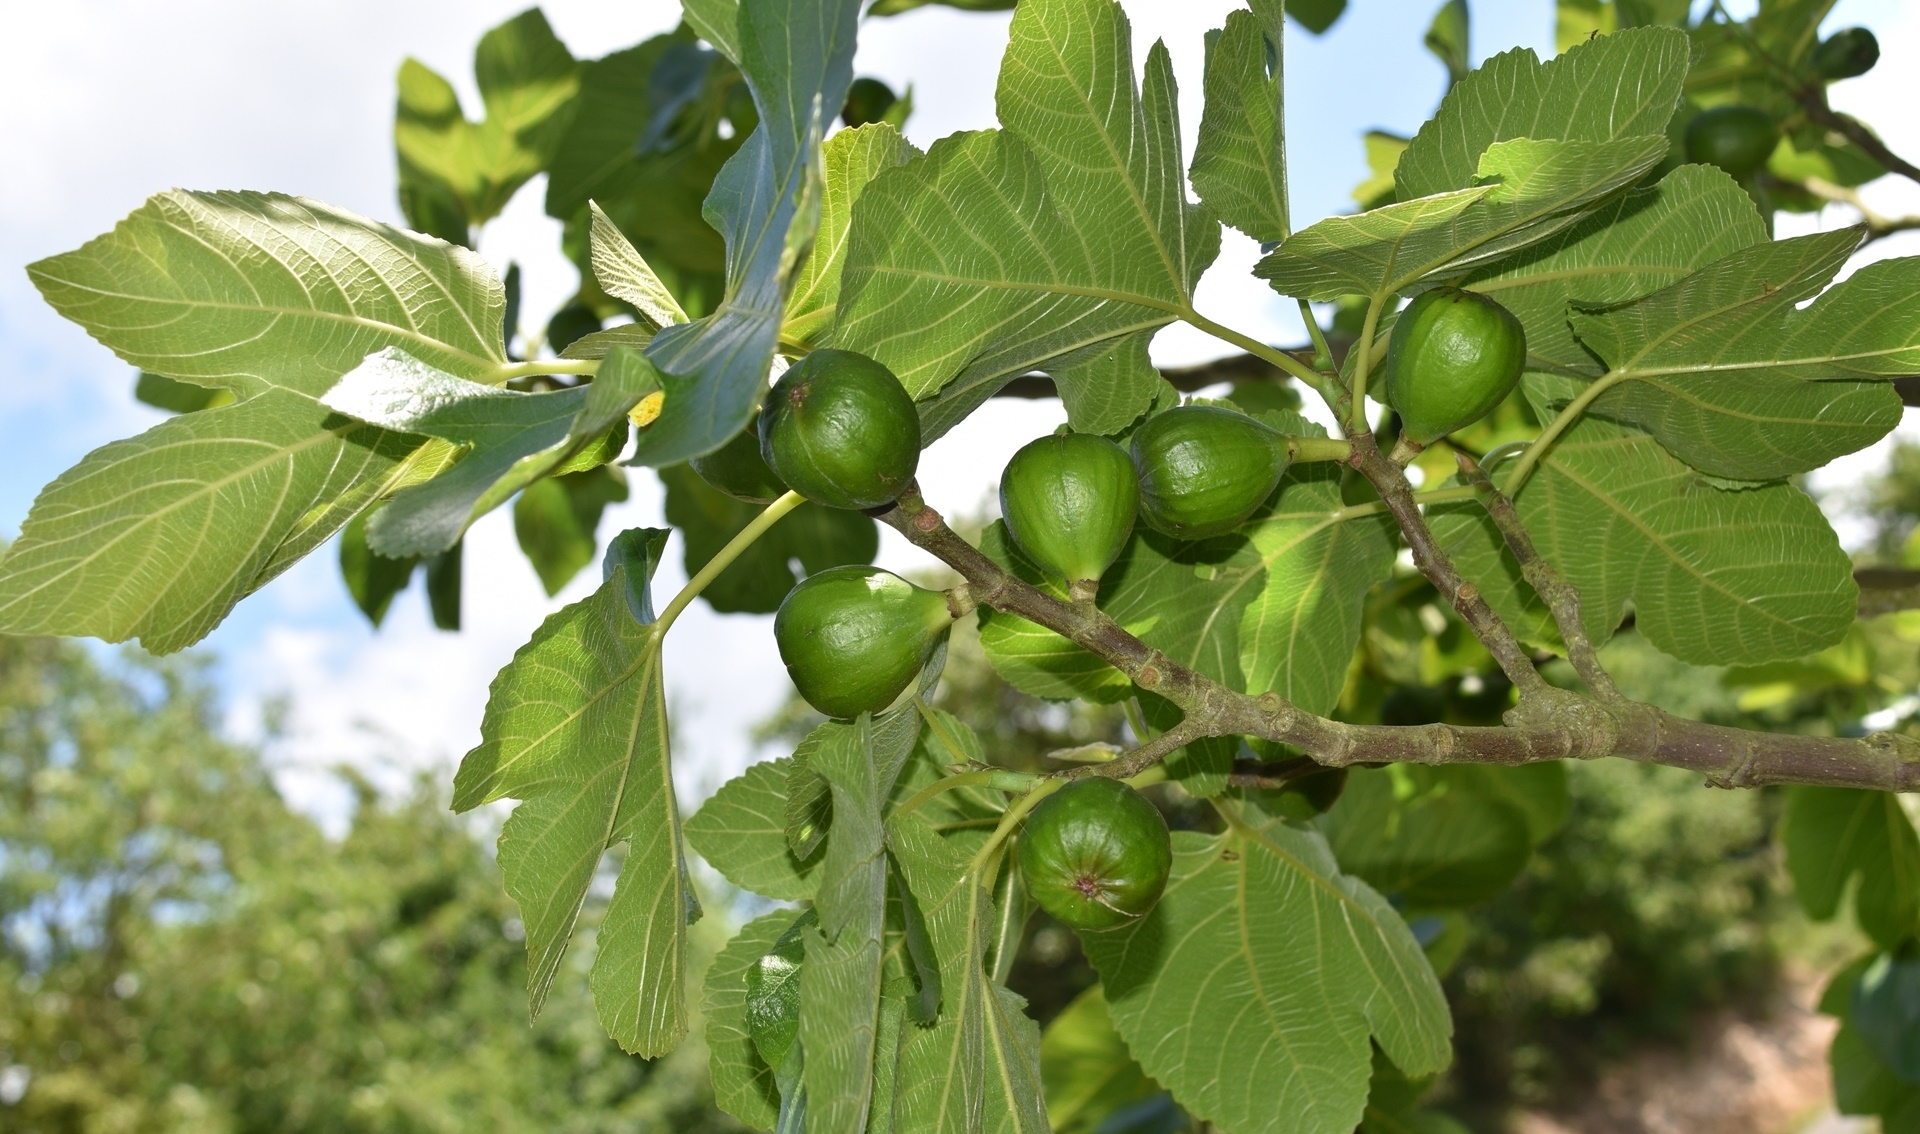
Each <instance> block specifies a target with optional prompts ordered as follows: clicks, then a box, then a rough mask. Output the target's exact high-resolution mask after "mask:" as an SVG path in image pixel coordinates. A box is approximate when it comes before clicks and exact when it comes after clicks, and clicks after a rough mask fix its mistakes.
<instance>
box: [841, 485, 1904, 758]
mask: <svg viewBox="0 0 1920 1134" xmlns="http://www.w3.org/2000/svg"><path fill="white" fill-rule="evenodd" d="M1376 452H1377V450H1376ZM1383 459H1384V458H1383ZM874 514H875V515H876V516H877V517H878V518H879V519H880V520H881V521H883V522H884V523H886V524H887V525H889V526H890V527H892V528H894V529H895V530H897V531H899V532H900V533H901V534H902V535H904V536H905V537H906V538H907V540H908V542H910V543H912V544H914V545H915V546H916V547H919V548H921V549H922V550H924V551H926V552H928V553H929V554H931V555H933V556H934V558H936V559H939V560H940V561H941V562H943V563H945V564H946V565H947V566H949V567H951V568H953V569H954V570H955V571H956V572H958V573H959V574H960V575H961V577H963V578H964V579H966V580H967V582H968V585H969V588H970V590H971V591H972V593H973V595H974V597H975V598H976V599H978V601H979V602H980V603H982V604H983V605H986V606H989V607H992V608H993V609H995V610H998V611H1002V612H1004V613H1006V614H1010V615H1014V616H1017V617H1020V618H1025V619H1027V620H1029V621H1031V622H1034V623H1036V624H1038V625H1040V626H1043V627H1046V628H1047V629H1049V630H1052V631H1054V632H1056V633H1058V634H1061V635H1063V636H1065V637H1066V638H1068V639H1069V640H1070V641H1073V642H1074V643H1076V644H1078V645H1079V646H1081V647H1083V648H1084V649H1086V650H1088V651H1090V652H1091V653H1093V654H1094V655H1095V656H1097V657H1099V658H1101V659H1102V660H1104V661H1106V662H1107V663H1108V664H1110V665H1112V666H1114V667H1115V668H1117V669H1119V670H1120V671H1121V672H1122V673H1125V674H1126V675H1127V676H1128V677H1129V678H1131V679H1132V680H1133V681H1134V683H1135V684H1136V685H1138V686H1140V687H1141V688H1142V689H1146V690H1150V691H1152V692H1153V693H1156V694H1158V695H1159V696H1161V697H1165V698H1166V699H1167V700H1169V701H1171V702H1173V703H1174V704H1175V705H1176V706H1178V707H1179V709H1180V710H1181V712H1182V714H1183V718H1182V720H1181V723H1180V724H1179V725H1177V726H1175V729H1176V730H1178V732H1179V734H1180V735H1182V736H1187V737H1202V736H1205V737H1213V736H1252V737H1259V738H1261V739H1264V740H1271V741H1274V742H1276V743H1280V744H1287V745H1291V746H1293V747H1295V748H1297V749H1299V750H1300V751H1302V752H1304V753H1306V754H1307V755H1308V756H1310V757H1312V759H1313V760H1314V761H1315V762H1317V763H1319V764H1321V765H1323V766H1326V767H1346V766H1348V765H1351V764H1367V763H1414V764H1433V765H1441V764H1499V765H1520V764H1531V763H1536V762H1539V761H1542V760H1561V759H1591V758H1594V757H1599V756H1619V757H1623V758H1625V759H1630V760H1639V761H1643V762H1646V763H1654V764H1665V765H1668V766H1670V767H1676V768H1685V769H1688V770H1689V771H1693V772H1697V773H1699V774H1700V775H1702V776H1704V777H1705V778H1706V780H1707V782H1709V783H1711V784H1714V785H1717V786H1721V787H1761V786H1764V785H1768V784H1817V785H1827V786H1834V787H1855V788H1875V789H1879V790H1883V791H1913V790H1916V789H1920V740H1915V739H1913V738H1911V737H1905V736H1900V735H1896V734H1892V733H1877V734H1874V735H1872V736H1867V737H1862V738H1858V739H1841V738H1833V737H1815V736H1797V735H1791V734H1777V733H1764V732H1751V731H1748V730H1745V729H1737V728H1728V727H1725V726H1722V725H1710V724H1703V723H1700V722H1697V721H1689V720H1684V719H1681V718H1679V717H1675V716H1672V715H1670V714H1668V713H1665V712H1663V711H1661V710H1660V709H1657V708H1655V707H1653V706H1651V705H1645V704H1641V703H1638V702H1634V701H1626V700H1622V701H1620V702H1618V703H1615V704H1602V703H1600V702H1598V701H1595V700H1592V699H1590V698H1586V697H1582V696H1579V695H1577V694H1573V693H1567V692H1565V691H1563V690H1555V691H1554V693H1555V694H1557V696H1553V697H1548V698H1543V699H1542V700H1540V701H1539V702H1537V703H1536V708H1535V709H1534V711H1531V712H1529V713H1527V714H1525V715H1522V714H1520V713H1519V712H1518V711H1517V710H1516V712H1515V713H1514V714H1513V715H1512V718H1511V719H1512V721H1513V723H1510V724H1509V725H1507V726H1504V727H1501V726H1493V727H1468V726H1461V725H1448V724H1431V725H1355V724H1346V723H1344V722H1341V721H1334V720H1329V719H1327V718H1326V717H1321V716H1317V715H1315V714H1313V713H1309V712H1305V711H1304V710H1302V709H1300V708H1299V707H1298V706H1296V705H1293V704H1291V703H1289V702H1288V701H1287V700H1286V699H1285V698H1283V697H1281V696H1280V695H1279V694H1277V693H1273V692H1266V693H1260V694H1251V693H1241V692H1238V691H1236V690H1233V689H1229V688H1227V687H1226V686H1224V685H1221V684H1220V683H1219V682H1217V681H1214V680H1212V679H1211V678H1208V677H1206V676H1205V675H1203V674H1201V673H1198V672H1196V671H1194V670H1193V669H1190V668H1188V667H1187V666H1184V665H1181V664H1180V663H1178V662H1176V661H1174V660H1173V659H1172V658H1170V657H1168V656H1167V655H1166V654H1165V653H1163V652H1161V651H1160V650H1158V649H1155V648H1154V647H1152V646H1150V645H1148V644H1147V643H1145V642H1143V641H1141V640H1140V639H1139V638H1136V637H1135V636H1134V635H1132V634H1131V633H1129V632H1127V630H1126V629H1125V628H1124V627H1122V626H1120V625H1119V624H1118V623H1116V622H1114V621H1113V620H1112V619H1111V618H1108V617H1107V616H1106V615H1105V614H1103V613H1102V612H1100V611H1099V610H1098V609H1096V608H1095V607H1093V606H1092V605H1091V604H1080V605H1078V606H1075V605H1070V604H1068V603H1065V602H1062V601H1060V600H1059V599H1056V598H1054V597H1053V596H1052V595H1049V594H1047V593H1046V592H1044V591H1042V590H1040V589H1039V588H1037V587H1034V586H1032V585H1030V584H1028V583H1027V582H1025V581H1024V580H1022V579H1020V578H1018V577H1017V576H1015V575H1013V574H1011V573H1010V572H1008V571H1006V570H1005V569H1003V568H1002V567H1001V566H1000V565H999V564H997V563H995V562H994V561H993V560H991V559H988V558H987V557H986V556H985V555H983V554H981V553H980V551H979V550H978V549H977V548H975V547H974V546H973V545H972V544H969V543H968V542H967V541H966V540H964V539H962V538H960V536H959V535H958V534H956V533H955V532H954V531H953V530H952V529H951V528H949V527H948V526H947V525H946V523H945V522H944V521H943V520H942V519H941V517H940V514H939V513H938V512H936V511H934V510H933V509H932V508H929V507H927V506H926V505H925V504H924V503H923V502H922V501H921V500H920V499H919V498H918V495H917V494H915V493H909V495H908V496H906V497H903V498H902V500H901V501H900V502H899V503H896V504H894V505H891V506H889V507H887V508H885V509H881V510H877V511H876V512H875V513H874ZM1172 731H1174V730H1170V733H1171V732H1172ZM1137 751H1139V750H1136V752H1137ZM1165 754H1166V753H1161V752H1158V751H1157V750H1156V751H1155V752H1154V753H1153V754H1152V755H1153V756H1155V757H1159V756H1164V755H1165ZM1134 762H1135V761H1133V760H1131V759H1130V758H1129V757H1125V756H1123V757H1121V758H1120V759H1118V760H1114V761H1112V762H1110V763H1107V764H1102V765H1098V766H1095V767H1093V768H1088V769H1072V770H1070V771H1068V772H1064V773H1061V775H1062V776H1071V775H1080V774H1096V775H1127V774H1132V771H1135V770H1137V769H1132V764H1133V763H1134ZM1151 762H1152V760H1151V759H1149V760H1148V761H1147V763H1151ZM1130 769H1131V770H1130Z"/></svg>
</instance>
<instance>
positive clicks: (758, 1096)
mask: <svg viewBox="0 0 1920 1134" xmlns="http://www.w3.org/2000/svg"><path fill="white" fill-rule="evenodd" d="M688 826H689V827H691V826H692V821H691V820H689V821H688ZM799 916H800V915H799V914H798V913H796V912H795V911H793V910H774V911H773V912H772V913H766V914H761V915H760V916H759V917H757V918H754V919H753V920H752V921H750V922H748V923H747V924H746V925H744V926H742V927H741V929H740V932H739V933H737V934H735V935H734V938H733V940H732V941H729V942H727V947H726V948H725V949H722V950H721V951H720V955H719V956H717V957H715V958H714V959H713V963H712V964H711V965H709V966H708V968H707V978H706V985H705V992H704V995H703V996H702V998H701V1001H700V1012H701V1015H702V1016H703V1017H704V1018H705V1020H706V1039H707V1070H708V1074H709V1075H711V1076H712V1078H713V1101H714V1102H715V1103H716V1104H717V1105H718V1106H719V1107H720V1109H721V1110H724V1111H726V1112H727V1113H728V1114H731V1115H733V1116H734V1117H735V1118H737V1119H739V1120H740V1121H742V1122H744V1123H746V1124H747V1125H748V1126H753V1127H757V1128H759V1129H762V1130H765V1129H769V1128H771V1127H772V1126H773V1120H774V1117H775V1115H776V1113H777V1112H778V1110H779V1106H780V1094H779V1091H778V1090H777V1089H776V1088H775V1086H774V1082H773V1068H771V1067H768V1066H767V1063H766V1060H764V1059H762V1058H760V1053H759V1052H758V1051H756V1050H755V1049H754V1046H753V1037H752V1035H751V1034H749V1033H748V1031H747V970H748V969H750V968H752V967H753V963H754V962H755V961H757V960H759V959H760V958H761V957H763V956H765V955H766V954H767V952H768V951H769V950H771V949H772V948H773V944H774V942H776V941H778V940H779V939H780V936H781V935H782V934H784V933H785V932H786V931H787V929H788V927H790V926H791V925H792V924H793V922H794V919H795V918H797V917H799Z"/></svg>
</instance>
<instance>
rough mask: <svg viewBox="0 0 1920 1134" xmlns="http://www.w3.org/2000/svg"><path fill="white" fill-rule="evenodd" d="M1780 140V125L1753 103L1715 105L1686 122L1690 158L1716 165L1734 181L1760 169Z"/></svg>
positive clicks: (1704, 163)
mask: <svg viewBox="0 0 1920 1134" xmlns="http://www.w3.org/2000/svg"><path fill="white" fill-rule="evenodd" d="M1779 144H1780V129H1779V127H1777V126H1775V125H1774V123H1773V119H1772V118H1771V117H1770V116H1768V114H1767V112H1766V111H1764V110H1758V109H1756V108H1754V107H1751V106H1716V107H1714V108H1713V109H1712V110H1703V111H1701V112H1700V113H1698V114H1696V115H1694V116H1693V121H1691V122H1689V123H1687V160H1688V161H1691V162H1697V163H1699V164H1701V165H1717V166H1719V167H1720V168H1721V169H1724V170H1726V171H1727V173H1728V175H1729V176H1731V177H1732V178H1733V179H1734V180H1735V181H1746V180H1747V179H1748V178H1751V177H1752V176H1753V175H1754V174H1755V173H1758V172H1759V171H1760V168H1761V167H1762V166H1764V165H1766V164H1767V159H1768V158H1770V157H1772V156H1773V150H1774V147H1775V146H1777V145H1779Z"/></svg>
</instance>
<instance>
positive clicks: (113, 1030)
mask: <svg viewBox="0 0 1920 1134" xmlns="http://www.w3.org/2000/svg"><path fill="white" fill-rule="evenodd" d="M100 656H101V655H99V654H98V653H96V652H94V651H90V650H89V649H87V648H85V647H82V646H80V645H78V644H74V643H69V642H60V641H53V640H42V639H18V638H11V639H10V638H5V637H0V927H3V928H4V934H3V935H0V1129H5V1130H8V1131H20V1132H22V1134H27V1132H32V1134H68V1132H72V1134H81V1132H85V1134H114V1132H120V1131H126V1132H129V1134H132V1132H136V1131H138V1132H143V1134H144V1132H152V1131H182V1132H186V1131H192V1132H194V1134H225V1132H233V1134H239V1132H245V1131H261V1132H267V1131H271V1132H274V1134H288V1132H300V1131H328V1132H334V1131H347V1132H358V1131H366V1132H375V1131H378V1132H389V1131H391V1132H402V1131H404V1132H414V1131H422V1132H425V1131H454V1130H459V1131H463V1132H466V1131H526V1130H544V1131H561V1132H579V1134H588V1132H592V1131H613V1130H619V1131H636V1130H662V1131H664V1130H673V1131H695V1132H701V1131H718V1130H723V1129H733V1126H732V1124H731V1122H730V1120H728V1119H726V1118H725V1117H724V1116H721V1115H719V1113H718V1112H717V1111H715V1110H714V1109H713V1108H712V1107H711V1105H710V1092H709V1090H708V1087H707V1083H706V1065H705V1064H706V1053H705V1048H704V1046H703V1045H701V1044H698V1043H695V1044H690V1045H686V1046H683V1047H682V1048H681V1049H680V1050H679V1051H677V1052H675V1053H674V1055H673V1056H671V1057H669V1058H667V1059H663V1060H660V1061H657V1062H655V1063H653V1064H651V1065H649V1064H647V1063H646V1062H644V1061H642V1060H639V1059H636V1058H633V1057H631V1056H628V1055H626V1054H624V1053H622V1052H621V1051H620V1050H619V1049H618V1048H617V1047H615V1046H614V1045H613V1043H612V1041H611V1040H609V1039H608V1038H607V1037H606V1034H605V1033H604V1031H603V1030H602V1029H601V1028H600V1026H599V1024H598V1022H597V1021H596V1020H595V1018H594V1013H593V1011H592V1009H591V1007H590V1004H589V999H588V996H587V991H586V987H585V983H586V982H585V979H584V974H583V973H581V972H574V973H572V974H569V975H564V976H563V977H562V979H561V981H560V982H559V983H558V984H557V985H556V986H555V989H554V993H553V995H554V997H555V998H557V999H560V1000H563V1001H565V1002H564V1003H560V1004H554V1005H550V1008H551V1009H553V1010H550V1011H548V1012H547V1013H545V1015H543V1016H542V1018H541V1020H540V1021H539V1023H537V1024H535V1025H534V1026H533V1027H531V1028H529V1027H528V1025H527V1020H526V1009H525V992H524V986H525V980H526V958H525V950H524V948H523V947H522V945H521V943H520V941H519V937H518V932H517V930H518V921H517V919H516V917H515V910H514V907H513V905H512V903H511V901H510V900H509V899H508V898H507V897H506V896H505V894H504V893H503V892H502V890H501V886H500V882H499V879H498V877H497V873H496V870H495V868H494V866H493V864H492V861H491V857H490V854H489V848H488V846H487V845H486V842H485V841H483V840H481V839H477V838H476V837H475V832H473V831H472V830H471V829H470V828H468V827H467V826H465V825H463V821H461V820H457V819H456V818H455V817H454V816H452V815H451V814H449V813H448V812H447V810H446V808H445V806H444V802H443V801H442V800H441V799H440V798H439V793H438V792H437V791H436V790H433V789H431V788H429V787H428V785H427V784H426V782H425V781H422V782H420V783H419V784H418V785H416V787H415V789H414V790H413V792H412V793H411V794H410V795H408V796H406V797H405V798H403V799H398V800H393V801H389V802H382V801H381V800H380V798H379V797H378V796H377V795H376V794H375V792H374V791H373V790H372V788H371V787H370V786H369V785H368V784H367V783H365V782H364V781H362V780H358V779H356V778H354V777H351V776H349V782H350V783H352V784H353V786H354V788H355V791H356V793H357V795H358V800H359V807H358V810H357V813H356V815H355V817H354V822H353V825H352V828H351V830H350V831H349V832H348V833H347V834H346V836H345V837H344V838H342V839H340V840H337V841H336V840H332V839H329V838H328V837H327V836H326V835H325V834H323V833H322V831H321V830H320V829H319V828H318V827H317V826H316V825H315V824H314V822H312V821H311V820H310V819H308V818H307V817H305V816H303V815H300V814H298V813H296V812H294V811H292V810H290V809H289V808H288V807H287V805H286V803H285V802H284V801H283V800H282V799H281V798H280V796H279V794H278V793H277V792H276V791H275V790H274V786H273V784H272V782H271V780H270V779H269V777H268V775H267V772H266V769H265V768H264V767H263V766H262V763H261V760H260V757H259V754H258V753H257V752H254V751H252V750H250V749H248V748H245V747H241V746H238V745H235V744H232V743H230V742H228V741H226V740H223V739H222V738H221V737H220V735H219V732H218V730H217V728H216V727H215V725H214V702H213V696H212V691H211V689H210V687H209V685H208V682H207V677H206V673H205V669H204V662H196V661H194V660H191V659H185V660H171V659H170V660H168V661H166V662H154V661H149V660H145V659H142V658H139V657H137V656H135V655H132V654H124V655H121V656H120V658H119V659H118V660H113V661H107V662H103V661H101V660H98V659H99V658H100Z"/></svg>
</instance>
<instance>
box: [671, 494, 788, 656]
mask: <svg viewBox="0 0 1920 1134" xmlns="http://www.w3.org/2000/svg"><path fill="white" fill-rule="evenodd" d="M805 503H806V501H805V500H804V499H802V498H801V496H800V494H799V493H798V492H789V493H787V494H786V495H784V496H782V497H780V499H778V500H775V501H774V502H773V503H771V504H769V505H767V506H766V507H765V508H764V509H762V510H761V512H760V514H759V515H758V516H755V517H754V518H753V520H752V521H751V522H750V523H748V524H747V526H746V527H744V528H741V529H740V533H739V534H738V535H736V536H734V537H733V538H732V539H730V540H728V541H727V546H725V547H723V548H721V549H720V550H719V551H718V552H717V553H715V555H714V557H713V558H712V559H709V560H707V565H706V566H705V567H702V568H700V570H699V571H698V572H696V573H695V574H694V576H693V578H691V579H688V580H687V585H686V586H684V587H681V588H680V593H679V594H677V595H674V596H673V601H672V602H670V603H668V604H667V609H666V610H664V611H662V612H661V613H660V618H659V620H658V621H656V622H655V623H654V625H656V626H658V627H659V628H660V629H659V631H658V633H661V634H665V633H666V632H667V630H668V629H669V628H670V627H672V625H673V620H674V619H676V618H678V617H680V612H681V611H683V610H685V609H687V604H688V603H690V602H692V601H693V600H694V599H696V598H698V597H700V592H701V591H704V590H706V589H707V585H708V584H709V583H711V582H713V581H714V580H715V579H716V578H719V576H720V572H722V571H725V570H726V569H727V568H728V567H730V566H732V565H733V561H734V560H736V559H738V558H740V554H741V553H742V552H744V551H746V550H747V548H749V547H752V546H753V542H754V541H755V540H757V539H759V538H760V537H761V536H763V535H765V534H767V529H768V528H770V527H772V526H773V525H775V524H777V523H779V522H780V518H781V517H782V516H785V515H786V514H787V513H788V512H791V511H793V510H794V509H795V508H798V507H799V506H800V505H802V504H805Z"/></svg>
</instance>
